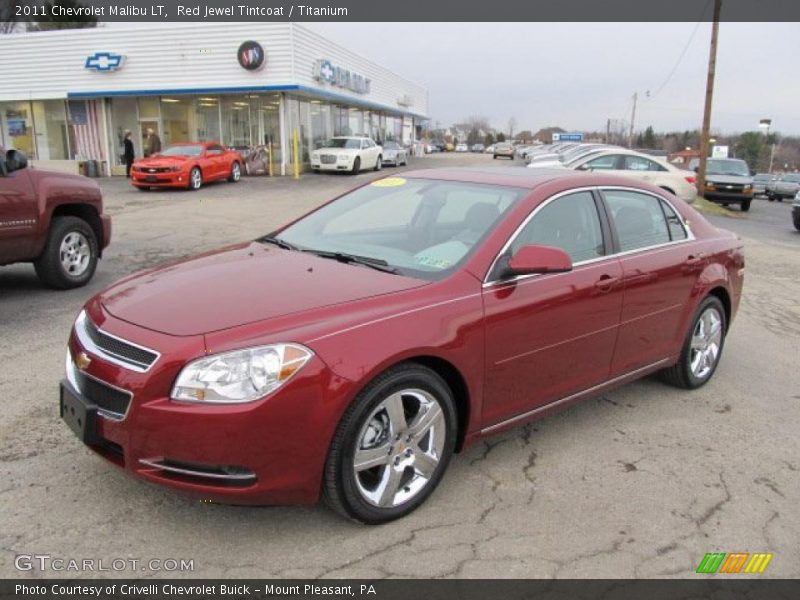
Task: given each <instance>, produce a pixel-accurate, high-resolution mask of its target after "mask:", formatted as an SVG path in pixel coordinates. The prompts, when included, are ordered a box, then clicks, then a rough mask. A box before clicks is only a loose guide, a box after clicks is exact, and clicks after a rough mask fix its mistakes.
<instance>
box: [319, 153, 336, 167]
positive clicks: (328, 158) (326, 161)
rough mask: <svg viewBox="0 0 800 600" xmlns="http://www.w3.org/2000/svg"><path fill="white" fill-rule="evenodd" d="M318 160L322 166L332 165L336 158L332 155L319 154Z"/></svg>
mask: <svg viewBox="0 0 800 600" xmlns="http://www.w3.org/2000/svg"><path fill="white" fill-rule="evenodd" d="M319 160H320V162H322V164H323V165H332V164H334V163H335V162H336V156H335V155H334V154H321V155H320V157H319Z"/></svg>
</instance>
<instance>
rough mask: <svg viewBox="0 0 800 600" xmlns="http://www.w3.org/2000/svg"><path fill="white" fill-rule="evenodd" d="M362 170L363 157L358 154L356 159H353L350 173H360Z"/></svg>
mask: <svg viewBox="0 0 800 600" xmlns="http://www.w3.org/2000/svg"><path fill="white" fill-rule="evenodd" d="M360 171H361V157H360V156H356V159H355V160H354V161H353V168H352V169H350V174H351V175H358V173H359V172H360Z"/></svg>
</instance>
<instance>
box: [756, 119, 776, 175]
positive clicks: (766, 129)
mask: <svg viewBox="0 0 800 600" xmlns="http://www.w3.org/2000/svg"><path fill="white" fill-rule="evenodd" d="M771 125H772V119H761V120H760V121H759V122H758V126H759V127H761V128H762V129H763V130H764V138H765V140H766V142H767V143H768V144H769V128H770V126H771ZM774 158H775V144H771V145H770V149H769V171H768V173H772V161H773V159H774Z"/></svg>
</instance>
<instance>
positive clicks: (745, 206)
mask: <svg viewBox="0 0 800 600" xmlns="http://www.w3.org/2000/svg"><path fill="white" fill-rule="evenodd" d="M750 202H751V201H750V200H742V203H741V204H740V205H739V206H740V207H741V209H742V212H747V211H748V210H750Z"/></svg>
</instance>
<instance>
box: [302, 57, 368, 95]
mask: <svg viewBox="0 0 800 600" xmlns="http://www.w3.org/2000/svg"><path fill="white" fill-rule="evenodd" d="M314 79H316V80H317V81H320V82H323V83H329V84H331V85H335V86H336V87H340V88H344V89H346V90H350V91H351V92H356V93H357V94H369V86H370V83H372V82H371V81H370V80H369V79H367V78H366V77H364V76H363V75H360V74H358V73H354V72H353V71H350V70H348V69H345V68H344V67H340V66H339V65H335V64H333V63H331V61H329V60H327V59H324V58H323V59H320V60H318V61H316V62H315V63H314Z"/></svg>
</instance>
